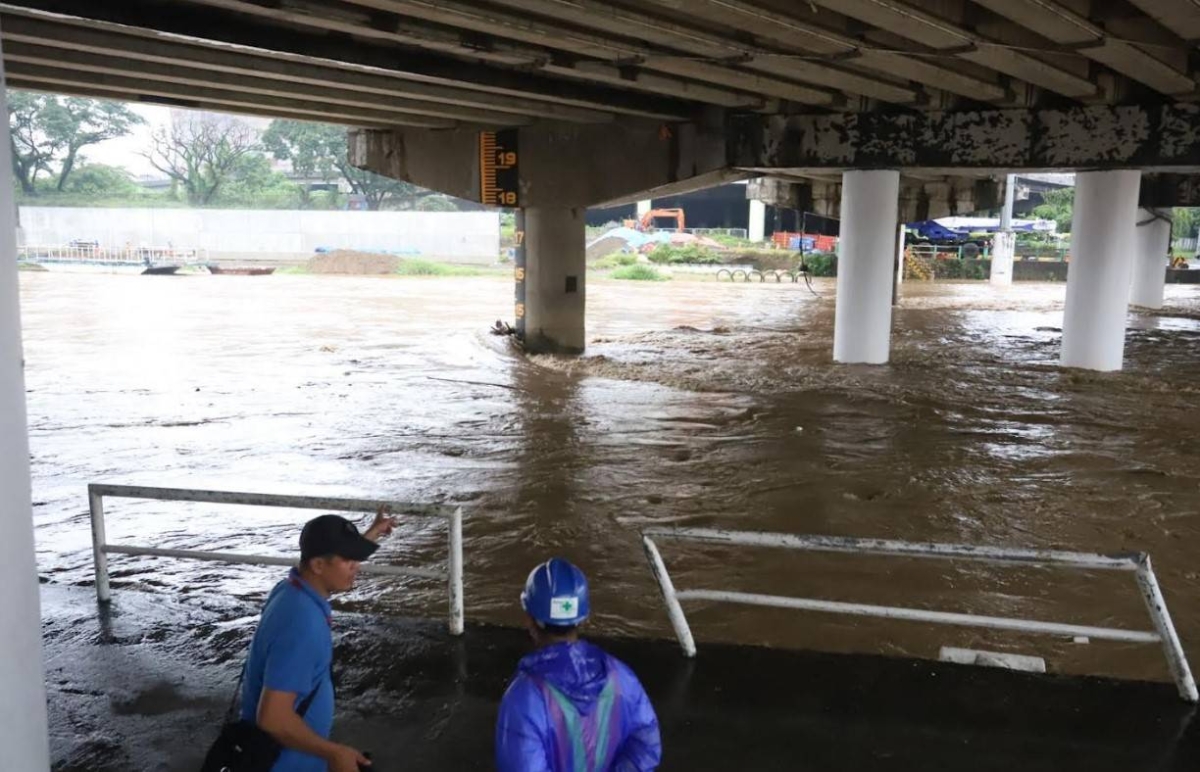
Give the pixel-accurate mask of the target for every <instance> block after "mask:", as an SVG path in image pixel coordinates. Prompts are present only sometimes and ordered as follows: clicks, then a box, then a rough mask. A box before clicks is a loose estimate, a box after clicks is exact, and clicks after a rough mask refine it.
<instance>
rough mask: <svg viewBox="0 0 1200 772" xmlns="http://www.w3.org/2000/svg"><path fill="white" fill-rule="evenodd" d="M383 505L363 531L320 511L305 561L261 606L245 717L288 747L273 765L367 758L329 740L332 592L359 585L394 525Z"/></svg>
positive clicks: (323, 767)
mask: <svg viewBox="0 0 1200 772" xmlns="http://www.w3.org/2000/svg"><path fill="white" fill-rule="evenodd" d="M394 527H395V522H394V521H393V520H392V519H391V518H390V517H388V516H387V515H386V514H384V513H383V512H382V511H381V512H380V513H379V515H378V516H377V517H376V518H375V522H373V523H372V524H371V527H370V528H369V529H367V531H366V533H363V534H360V533H359V532H358V529H357V528H356V527H355V526H354V524H353V523H351V522H350V521H349V520H346V519H345V518H343V517H338V516H337V515H321V516H320V517H317V518H314V519H313V520H310V521H309V522H308V523H306V524H305V526H304V530H303V531H301V533H300V564H299V566H297V567H296V568H293V569H292V570H291V572H290V573H289V574H288V577H287V579H284V580H283V581H281V582H280V583H279V584H277V585H275V589H273V590H271V594H270V595H269V596H268V597H267V603H266V605H265V606H264V607H263V612H262V619H261V621H260V622H259V625H258V630H256V631H255V633H254V640H253V641H252V642H251V644H250V654H249V657H248V659H247V662H246V674H245V680H244V681H243V685H242V716H241V717H242V719H243V720H247V721H254V722H255V723H257V724H258V726H259V727H260V728H261V729H263V730H264V731H265V732H267V733H268V734H270V735H271V736H272V737H274V738H275V740H276V741H277V742H278V743H279V744H280V745H282V746H283V752H282V753H281V754H280V756H279V760H278V761H277V762H276V763H275V765H274V766H273V767H272V768H271V769H272V772H358V770H359V765H364V766H369V765H370V762H369V761H368V760H367V759H366V758H365V757H364V756H363V755H362V754H361V753H359V752H358V751H357V750H355V749H354V748H351V747H349V746H347V745H341V744H339V743H335V742H331V741H330V740H329V733H330V730H331V729H332V728H333V680H332V677H331V671H330V668H331V666H332V664H333V634H332V631H331V629H330V616H331V610H330V607H329V596H330V595H332V594H333V593H335V592H345V591H346V590H349V589H350V588H351V587H352V586H353V585H354V579H355V577H357V576H358V569H359V564H360V563H361V562H362V561H364V560H366V559H367V558H369V557H370V556H371V555H372V553H374V552H375V550H376V549H377V548H378V546H379V545H378V544H376V541H377V540H378V539H379V538H380V537H382V536H386V535H388V534H389V533H391V532H392V529H393V528H394Z"/></svg>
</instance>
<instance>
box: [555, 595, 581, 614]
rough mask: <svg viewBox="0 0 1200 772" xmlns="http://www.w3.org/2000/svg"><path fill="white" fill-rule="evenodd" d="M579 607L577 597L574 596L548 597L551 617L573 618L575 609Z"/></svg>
mask: <svg viewBox="0 0 1200 772" xmlns="http://www.w3.org/2000/svg"><path fill="white" fill-rule="evenodd" d="M577 608H579V599H578V598H576V597H570V598H551V599H550V618H551V619H574V618H575V609H577Z"/></svg>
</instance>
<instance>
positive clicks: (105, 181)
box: [62, 164, 141, 198]
mask: <svg viewBox="0 0 1200 772" xmlns="http://www.w3.org/2000/svg"><path fill="white" fill-rule="evenodd" d="M62 192H65V193H82V194H85V195H89V196H95V197H97V198H100V197H105V198H116V197H127V198H128V197H134V196H137V195H139V194H140V193H141V188H139V187H138V186H137V183H135V182H134V181H133V180H132V179H130V177H129V172H128V171H126V170H125V169H122V168H119V167H116V166H106V165H105V164H83V165H81V166H80V167H79V168H78V169H76V170H75V173H74V174H73V175H71V181H70V183H69V184H68V185H67V186H66V188H65V189H64V190H63V191H62Z"/></svg>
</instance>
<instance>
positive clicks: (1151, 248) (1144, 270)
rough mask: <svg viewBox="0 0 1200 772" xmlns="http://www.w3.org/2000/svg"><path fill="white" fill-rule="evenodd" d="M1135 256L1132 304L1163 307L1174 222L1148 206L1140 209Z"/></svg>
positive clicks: (1131, 294) (1138, 212)
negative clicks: (1172, 224)
mask: <svg viewBox="0 0 1200 772" xmlns="http://www.w3.org/2000/svg"><path fill="white" fill-rule="evenodd" d="M1134 233H1135V241H1136V243H1137V250H1136V252H1135V253H1134V258H1133V287H1132V288H1131V289H1130V292H1129V304H1130V305H1132V306H1141V307H1143V308H1162V304H1163V287H1164V285H1165V284H1166V283H1167V265H1168V264H1169V263H1170V261H1171V222H1170V220H1166V219H1163V218H1162V217H1160V216H1158V213H1157V212H1153V211H1151V210H1149V209H1139V210H1138V211H1137V224H1136V230H1135V231H1134Z"/></svg>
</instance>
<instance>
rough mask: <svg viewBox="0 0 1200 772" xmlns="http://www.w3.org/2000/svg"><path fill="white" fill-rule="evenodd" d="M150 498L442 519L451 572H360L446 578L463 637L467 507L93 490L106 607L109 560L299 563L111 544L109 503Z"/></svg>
mask: <svg viewBox="0 0 1200 772" xmlns="http://www.w3.org/2000/svg"><path fill="white" fill-rule="evenodd" d="M105 497H108V498H123V499H149V500H155V501H191V502H201V503H207V504H241V505H247V506H254V507H283V508H287V509H323V510H326V511H331V512H377V511H379V509H380V508H381V507H386V508H387V509H389V510H390V511H391V512H392V513H393V514H394V515H397V516H404V515H410V516H415V517H431V518H442V519H445V520H446V521H447V522H448V523H449V531H450V534H449V537H450V538H449V546H448V553H449V559H448V560H447V565H446V570H444V571H442V570H437V569H429V568H417V567H409V566H384V565H377V564H374V563H363V564H362V567H361V569H360V570H362V571H363V573H368V574H383V575H385V576H416V577H421V578H424V579H444V580H445V581H446V584H447V589H448V593H449V599H450V634H451V635H462V632H463V578H462V576H463V552H462V508H461V507H449V506H444V505H440V504H413V503H411V502H404V501H383V500H374V499H339V498H329V497H324V496H285V495H279V494H271V493H238V492H233V491H209V490H193V489H189V488H147V487H140V486H134V485H107V484H99V483H93V484H91V485H89V486H88V503H89V506H90V509H91V516H92V555H93V559H94V560H95V567H96V597H97V598H98V599H99V600H100V602H101V603H107V602H108V601H109V600H110V599H111V598H112V589H111V587H110V586H109V581H108V556H109V555H110V554H119V555H151V556H155V557H168V558H183V559H187V560H211V561H216V562H220V563H243V564H250V565H263V566H291V565H295V564H296V560H295V558H282V557H274V556H270V555H244V554H235V553H229V552H208V551H201V550H176V549H162V548H159V547H145V546H137V545H127V544H109V543H108V540H107V538H106V537H105V527H104V526H105V521H104V499H105Z"/></svg>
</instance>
